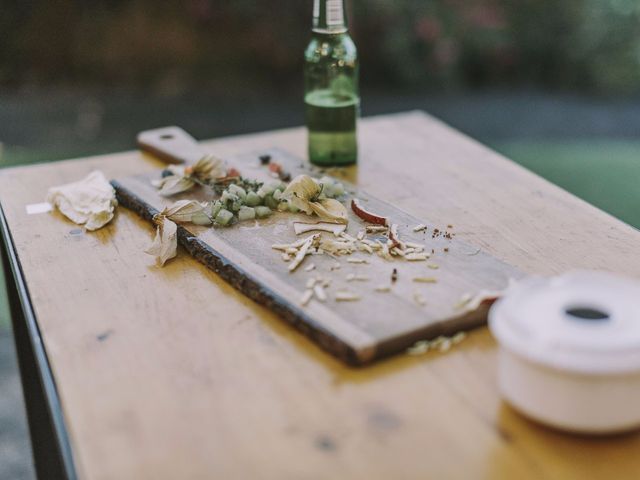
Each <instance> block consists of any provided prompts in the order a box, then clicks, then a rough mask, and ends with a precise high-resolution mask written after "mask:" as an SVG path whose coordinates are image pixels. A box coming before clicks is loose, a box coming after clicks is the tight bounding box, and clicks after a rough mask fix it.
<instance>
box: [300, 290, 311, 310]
mask: <svg viewBox="0 0 640 480" xmlns="http://www.w3.org/2000/svg"><path fill="white" fill-rule="evenodd" d="M311 297H313V290H311V289H307V290H305V292H304V294H303V295H302V297H301V298H300V305H302V306H303V307H305V306H307V304H308V303H309V302H310V301H311Z"/></svg>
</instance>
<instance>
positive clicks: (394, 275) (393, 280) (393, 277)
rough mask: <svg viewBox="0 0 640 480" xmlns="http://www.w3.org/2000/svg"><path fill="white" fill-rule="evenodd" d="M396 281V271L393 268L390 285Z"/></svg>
mask: <svg viewBox="0 0 640 480" xmlns="http://www.w3.org/2000/svg"><path fill="white" fill-rule="evenodd" d="M397 281H398V269H397V268H394V269H393V271H392V272H391V283H395V282H397Z"/></svg>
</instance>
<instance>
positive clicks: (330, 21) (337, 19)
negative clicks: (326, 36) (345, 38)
mask: <svg viewBox="0 0 640 480" xmlns="http://www.w3.org/2000/svg"><path fill="white" fill-rule="evenodd" d="M342 1H343V0H327V25H328V26H330V27H333V26H336V25H338V26H340V25H344V6H343V4H342Z"/></svg>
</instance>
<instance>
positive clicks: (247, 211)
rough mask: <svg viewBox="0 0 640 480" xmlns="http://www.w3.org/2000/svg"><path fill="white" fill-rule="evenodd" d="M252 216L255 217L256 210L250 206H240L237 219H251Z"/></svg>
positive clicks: (242, 220)
mask: <svg viewBox="0 0 640 480" xmlns="http://www.w3.org/2000/svg"><path fill="white" fill-rule="evenodd" d="M254 218H256V211H255V210H254V209H253V208H251V207H242V208H241V209H240V211H239V212H238V220H240V221H241V222H244V221H245V220H253V219H254Z"/></svg>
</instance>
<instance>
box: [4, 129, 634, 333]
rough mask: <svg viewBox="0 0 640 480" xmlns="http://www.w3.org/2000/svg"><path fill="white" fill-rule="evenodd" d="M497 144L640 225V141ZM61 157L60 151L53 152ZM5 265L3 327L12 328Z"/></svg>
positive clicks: (31, 155)
mask: <svg viewBox="0 0 640 480" xmlns="http://www.w3.org/2000/svg"><path fill="white" fill-rule="evenodd" d="M492 146H493V148H495V149H496V150H498V151H499V152H501V153H503V154H505V155H506V156H507V157H509V158H511V159H513V160H514V161H516V162H517V163H519V164H521V165H523V166H524V167H526V168H528V169H529V170H531V171H533V172H535V173H537V174H538V175H540V176H542V177H544V178H546V179H548V180H550V181H551V182H553V183H555V184H557V185H559V186H560V187H562V188H564V189H565V190H568V191H569V192H571V193H573V194H574V195H577V196H578V197H581V198H583V199H584V200H586V201H587V202H589V203H591V204H593V205H595V206H597V207H599V208H601V209H602V210H604V211H606V212H609V213H610V214H612V215H613V216H615V217H617V218H619V219H620V220H622V221H624V222H627V223H628V224H630V225H633V226H634V227H636V228H640V141H635V142H634V141H588V140H583V141H572V142H522V141H519V142H507V143H498V144H494V145H492ZM11 153H12V152H11V151H5V152H4V155H3V160H4V161H3V164H4V165H16V164H21V163H32V162H34V161H40V160H42V159H43V158H47V155H46V154H45V153H43V152H38V151H27V150H24V151H20V152H15V153H14V154H13V155H11ZM53 156H54V157H56V158H62V157H60V155H59V152H56V154H54V155H53ZM9 325H10V322H9V309H8V305H7V297H6V289H5V288H4V276H3V272H2V269H0V329H2V328H8V326H9Z"/></svg>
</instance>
